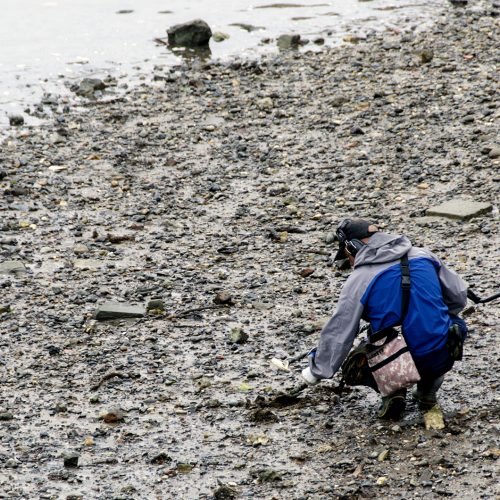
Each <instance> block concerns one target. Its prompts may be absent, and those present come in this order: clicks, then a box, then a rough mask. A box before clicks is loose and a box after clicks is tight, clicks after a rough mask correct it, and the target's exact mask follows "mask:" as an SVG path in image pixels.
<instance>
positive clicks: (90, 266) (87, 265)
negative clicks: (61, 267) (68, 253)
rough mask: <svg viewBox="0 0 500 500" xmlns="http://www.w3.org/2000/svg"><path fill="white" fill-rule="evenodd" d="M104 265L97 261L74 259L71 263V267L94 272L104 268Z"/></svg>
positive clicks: (102, 262)
mask: <svg viewBox="0 0 500 500" xmlns="http://www.w3.org/2000/svg"><path fill="white" fill-rule="evenodd" d="M104 264H105V263H104V261H102V260H97V259H76V260H74V261H73V267H74V268H75V269H81V270H82V271H95V270H97V269H100V268H101V267H104Z"/></svg>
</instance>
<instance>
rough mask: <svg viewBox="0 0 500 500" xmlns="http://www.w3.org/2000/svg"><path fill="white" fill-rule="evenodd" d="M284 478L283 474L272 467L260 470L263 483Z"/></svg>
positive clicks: (260, 479)
mask: <svg viewBox="0 0 500 500" xmlns="http://www.w3.org/2000/svg"><path fill="white" fill-rule="evenodd" d="M282 479H283V474H281V472H278V471H275V470H272V469H267V470H263V471H261V472H259V481H260V482H261V483H271V482H274V481H281V480H282Z"/></svg>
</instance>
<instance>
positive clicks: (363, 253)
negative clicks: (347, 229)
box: [354, 232, 411, 268]
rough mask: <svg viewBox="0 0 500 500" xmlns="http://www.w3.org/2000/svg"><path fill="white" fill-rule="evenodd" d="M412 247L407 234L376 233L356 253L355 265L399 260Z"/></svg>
mask: <svg viewBox="0 0 500 500" xmlns="http://www.w3.org/2000/svg"><path fill="white" fill-rule="evenodd" d="M410 248H411V242H410V240H409V239H408V238H407V237H406V236H398V235H392V234H387V233H381V232H378V233H375V234H374V235H373V236H372V237H371V238H370V239H369V240H368V243H367V244H366V245H365V246H364V247H363V248H362V249H361V250H360V251H359V252H358V253H357V254H356V259H355V260H354V267H355V268H356V267H359V266H366V265H370V264H383V263H385V262H392V261H394V260H399V259H400V258H401V257H402V256H403V255H404V254H405V253H408V251H409V250H410Z"/></svg>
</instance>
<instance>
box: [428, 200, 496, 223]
mask: <svg viewBox="0 0 500 500" xmlns="http://www.w3.org/2000/svg"><path fill="white" fill-rule="evenodd" d="M492 209H493V207H492V205H491V204H490V203H485V202H476V201H472V200H463V199H460V198H455V199H453V200H450V201H447V202H445V203H442V204H441V205H437V206H435V207H431V208H428V209H427V210H426V215H437V216H439V217H448V218H449V219H462V220H467V219H470V218H472V217H477V216H478V215H482V214H484V213H487V212H491V210H492Z"/></svg>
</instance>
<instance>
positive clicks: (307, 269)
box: [299, 267, 314, 278]
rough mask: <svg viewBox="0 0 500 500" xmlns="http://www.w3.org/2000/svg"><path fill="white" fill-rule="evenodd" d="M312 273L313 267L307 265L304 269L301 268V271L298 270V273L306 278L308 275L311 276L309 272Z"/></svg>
mask: <svg viewBox="0 0 500 500" xmlns="http://www.w3.org/2000/svg"><path fill="white" fill-rule="evenodd" d="M313 273H314V269H312V268H311V267H307V268H306V269H302V271H300V273H299V274H300V275H301V276H302V278H307V277H308V276H311V274H313Z"/></svg>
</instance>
